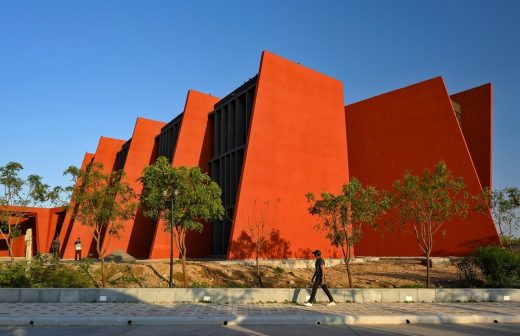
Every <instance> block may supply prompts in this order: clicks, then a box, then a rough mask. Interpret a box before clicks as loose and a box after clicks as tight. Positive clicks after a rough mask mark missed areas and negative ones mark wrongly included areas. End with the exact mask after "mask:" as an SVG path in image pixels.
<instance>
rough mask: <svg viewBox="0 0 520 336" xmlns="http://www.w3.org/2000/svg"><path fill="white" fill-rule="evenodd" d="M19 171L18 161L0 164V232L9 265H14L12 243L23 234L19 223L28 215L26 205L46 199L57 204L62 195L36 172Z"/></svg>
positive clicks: (35, 203)
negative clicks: (21, 173)
mask: <svg viewBox="0 0 520 336" xmlns="http://www.w3.org/2000/svg"><path fill="white" fill-rule="evenodd" d="M22 170H23V167H22V165H21V164H19V163H18V162H9V163H7V164H6V165H4V166H0V185H1V186H2V187H3V189H4V192H3V194H0V234H1V236H2V238H3V240H4V241H5V243H6V245H7V249H8V251H9V256H10V257H11V264H14V254H13V242H14V240H15V239H16V238H18V237H20V235H21V234H22V232H21V230H20V224H21V222H22V221H23V220H24V219H26V218H27V216H28V215H29V213H30V209H29V207H34V206H38V205H42V204H44V203H46V202H50V203H52V204H55V205H57V204H58V203H59V196H60V194H61V187H55V188H53V189H51V188H50V187H49V186H48V185H47V184H44V183H43V182H42V178H41V177H40V176H38V175H29V176H27V178H23V177H21V176H20V172H21V171H22Z"/></svg>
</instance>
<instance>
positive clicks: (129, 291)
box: [0, 288, 520, 303]
mask: <svg viewBox="0 0 520 336" xmlns="http://www.w3.org/2000/svg"><path fill="white" fill-rule="evenodd" d="M331 293H332V295H333V296H334V299H335V300H336V301H337V302H359V303H374V302H408V301H410V302H469V301H475V302H481V301H496V302H501V301H520V289H481V288H440V289H426V288H383V289H360V288H354V289H344V288H341V289H331ZM309 295H310V289H309V288H173V289H169V288H99V289H98V288H81V289H79V288H78V289H75V288H0V303H17V302H34V303H46V302H147V303H174V302H189V303H193V302H204V301H205V300H206V299H207V297H209V300H210V302H213V303H269V302H277V303H283V302H287V303H289V302H298V303H300V302H304V301H306V300H307V299H308V296H309ZM205 297H206V298H205ZM317 300H318V301H327V298H326V297H325V295H324V294H323V292H322V291H321V290H319V291H318V296H317Z"/></svg>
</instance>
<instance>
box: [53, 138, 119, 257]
mask: <svg viewBox="0 0 520 336" xmlns="http://www.w3.org/2000/svg"><path fill="white" fill-rule="evenodd" d="M124 143H125V141H124V140H120V139H112V138H107V137H101V138H100V139H99V143H98V147H97V149H96V154H95V155H94V158H93V160H94V162H100V163H102V164H103V167H104V172H105V173H108V172H111V171H112V170H113V169H114V166H115V163H116V162H115V161H116V154H117V152H119V151H120V150H121V146H122V145H123V144H124ZM78 237H79V238H80V239H81V242H82V246H83V250H82V254H83V257H87V256H88V255H89V254H92V255H95V254H96V252H95V251H96V248H95V244H96V242H95V240H94V239H93V238H92V234H91V233H90V231H89V227H87V226H84V225H81V223H80V222H79V221H77V220H76V221H74V223H72V229H71V233H70V236H69V239H68V240H67V243H66V245H65V250H64V253H63V256H62V257H63V258H64V259H73V258H74V241H75V240H76V239H77V238H78Z"/></svg>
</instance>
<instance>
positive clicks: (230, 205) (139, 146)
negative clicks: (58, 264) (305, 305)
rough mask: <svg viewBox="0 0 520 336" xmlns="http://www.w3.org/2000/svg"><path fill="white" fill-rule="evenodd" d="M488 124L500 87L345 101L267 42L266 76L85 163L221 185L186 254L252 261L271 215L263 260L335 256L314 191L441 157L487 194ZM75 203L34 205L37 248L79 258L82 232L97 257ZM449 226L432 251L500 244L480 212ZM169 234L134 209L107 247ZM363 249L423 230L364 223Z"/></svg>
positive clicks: (166, 246) (427, 84) (156, 241)
mask: <svg viewBox="0 0 520 336" xmlns="http://www.w3.org/2000/svg"><path fill="white" fill-rule="evenodd" d="M491 122H492V87H491V84H486V85H483V86H479V87H476V88H473V89H470V90H467V91H464V92H460V93H457V94H453V95H451V96H450V95H448V93H447V90H446V87H445V85H444V82H443V80H442V78H440V77H438V78H434V79H431V80H427V81H424V82H421V83H417V84H414V85H411V86H409V87H405V88H402V89H398V90H395V91H392V92H388V93H385V94H382V95H379V96H376V97H373V98H369V99H366V100H363V101H360V102H357V103H354V104H351V105H348V106H346V107H345V106H344V96H343V85H342V83H341V82H340V81H338V80H336V79H334V78H331V77H328V76H326V75H323V74H320V73H318V72H316V71H314V70H311V69H308V68H306V67H304V66H301V65H299V64H296V63H294V62H291V61H288V60H286V59H283V58H281V57H279V56H276V55H274V54H272V53H269V52H264V53H263V54H262V59H261V63H260V67H259V71H258V75H257V76H254V77H252V78H250V79H249V80H248V81H246V82H244V84H242V85H241V86H240V87H239V88H237V89H236V90H235V91H233V92H231V93H230V94H228V95H227V96H225V97H224V98H222V99H220V98H216V97H213V96H210V95H206V94H203V93H200V92H197V91H193V90H190V91H189V92H188V95H187V98H186V103H185V106H184V110H183V113H182V114H180V115H179V116H178V117H176V118H174V119H173V120H171V121H170V122H168V123H163V122H158V121H152V120H147V119H143V118H138V119H137V121H136V124H135V128H134V132H133V134H132V138H131V139H130V140H129V141H126V142H125V141H123V140H116V139H110V138H105V137H102V138H101V139H100V141H99V144H98V148H97V150H96V153H95V154H89V153H87V154H86V155H85V159H84V161H83V164H82V168H85V167H86V166H87V165H88V163H90V162H91V161H95V162H101V163H103V165H104V167H105V169H106V171H111V170H114V169H123V170H124V171H125V172H126V175H127V180H128V182H129V183H130V184H131V185H132V187H133V188H134V190H135V191H136V192H137V193H139V192H140V190H141V185H140V183H139V182H138V178H139V177H140V176H141V173H142V171H143V169H144V168H145V167H146V166H147V165H149V164H151V163H153V162H155V160H156V159H157V157H158V156H159V155H163V156H166V157H168V158H169V159H170V160H171V162H172V165H173V166H176V167H178V166H199V167H200V168H201V169H202V170H203V171H205V172H208V173H209V174H210V176H212V177H213V178H214V179H215V180H216V181H217V182H218V183H220V184H221V187H222V190H223V196H222V197H223V203H224V205H225V207H226V211H227V216H228V218H226V219H224V220H223V221H216V222H214V223H206V224H205V225H204V231H203V232H202V233H200V234H199V233H190V234H189V235H188V237H187V247H188V257H192V258H193V257H206V256H213V257H220V258H228V259H242V258H252V257H253V256H254V255H253V245H252V244H253V237H252V235H251V232H250V231H251V228H253V227H255V225H256V224H255V223H258V222H263V223H264V224H265V229H266V231H268V232H269V236H268V242H267V243H266V245H265V246H266V249H265V252H264V253H263V254H262V256H261V257H262V258H308V257H310V252H311V251H312V250H314V249H320V250H322V252H323V255H324V257H327V258H336V257H341V253H340V252H339V251H338V250H337V249H336V248H334V247H332V246H331V244H330V242H329V241H328V240H327V239H325V238H324V234H323V233H322V232H317V231H316V230H315V224H317V223H318V221H319V220H320V219H319V218H316V217H312V216H310V215H309V214H308V207H309V204H308V203H307V200H306V197H305V195H306V194H307V193H309V192H312V193H315V194H320V193H321V192H322V191H328V192H332V193H337V192H339V191H340V190H341V186H342V185H343V184H344V183H347V182H348V181H349V179H350V178H352V177H356V178H358V179H360V180H361V182H362V183H363V184H368V185H374V186H376V187H379V188H384V189H387V190H390V189H391V185H392V182H393V181H394V180H396V179H399V178H401V177H402V176H403V174H404V173H405V172H408V171H409V172H412V173H415V174H420V173H421V172H422V171H423V170H424V169H425V168H432V167H434V166H435V165H436V164H437V163H438V162H439V161H440V160H444V161H445V162H446V163H447V165H448V168H449V169H450V170H451V171H452V172H453V173H454V174H455V175H457V176H462V177H463V178H464V180H465V183H466V186H467V189H468V191H469V192H470V193H472V194H478V193H480V192H481V191H482V188H483V187H492V184H491V182H492V181H491V157H492V156H491V145H492V137H491V136H492V134H491ZM70 208H71V211H69V212H68V213H67V215H66V216H65V218H64V220H63V224H61V219H59V218H58V217H57V216H58V210H56V211H55V210H52V209H51V210H49V212H46V211H47V210H41V211H40V210H37V211H36V210H35V212H34V213H35V214H37V216H36V217H37V218H38V219H37V220H34V219H32V220H33V221H34V223H36V224H35V226H34V227H35V230H36V235H37V238H36V242H35V244H36V246H37V250H38V251H42V252H47V251H48V250H49V248H50V242H51V241H52V239H53V238H54V235H55V234H57V233H60V234H61V237H62V243H63V248H62V254H63V257H64V258H66V259H71V258H72V257H73V256H74V251H73V243H74V241H75V240H76V238H78V237H80V238H81V240H82V242H83V246H84V251H83V254H84V257H85V256H86V255H87V253H90V254H93V253H94V245H93V244H94V242H93V241H92V236H91V234H90V232H89V231H88V228H87V227H85V226H83V225H81V223H78V222H77V221H74V219H73V215H72V214H73V209H74V205H73V204H71V207H70ZM53 211H54V212H53ZM61 218H63V215H62V217H61ZM226 221H227V222H226ZM58 223H59V224H58ZM381 224H383V223H381ZM446 228H447V233H446V236H445V238H441V239H438V240H437V241H436V242H435V244H434V253H433V254H434V255H437V256H446V255H466V254H468V253H471V252H472V251H473V250H474V249H475V247H477V246H479V245H485V244H498V243H499V239H498V235H497V231H496V229H495V227H494V224H493V222H492V220H490V219H489V217H487V216H484V215H482V214H479V213H475V212H471V213H470V215H469V218H468V219H467V220H460V219H455V220H453V221H452V222H450V223H447V225H446ZM58 231H60V232H58ZM169 238H170V236H169V233H168V232H165V231H164V224H163V223H162V222H159V223H155V222H153V221H150V220H148V219H145V218H144V217H143V216H142V213H141V211H140V210H139V211H138V212H137V214H136V218H135V220H132V221H128V222H127V223H126V224H125V229H124V230H123V232H122V235H121V239H120V240H112V241H111V243H110V245H109V252H110V251H114V250H116V249H121V250H124V251H126V252H128V253H129V254H131V255H134V256H136V257H138V258H152V259H161V258H167V257H168V256H169V251H170V240H169ZM22 243H23V241H22ZM17 244H18V243H17ZM22 245H23V244H22ZM18 246H19V244H18V245H17V250H16V251H17V253H19V252H20V251H21V252H23V251H22V250H23V246H22V250H20V247H18ZM19 250H20V251H19ZM2 253H3V254H5V251H2V250H1V249H0V254H2ZM355 253H356V255H366V256H418V255H421V251H420V250H419V249H418V247H417V244H416V241H415V236H414V235H413V234H412V233H410V232H406V231H405V230H402V228H401V227H400V226H399V225H394V226H393V230H392V231H391V232H385V233H384V238H383V237H382V231H381V230H379V231H374V230H372V229H365V231H364V232H363V238H362V240H361V242H360V243H359V244H358V245H357V247H356V250H355ZM175 255H178V251H177V247H175Z"/></svg>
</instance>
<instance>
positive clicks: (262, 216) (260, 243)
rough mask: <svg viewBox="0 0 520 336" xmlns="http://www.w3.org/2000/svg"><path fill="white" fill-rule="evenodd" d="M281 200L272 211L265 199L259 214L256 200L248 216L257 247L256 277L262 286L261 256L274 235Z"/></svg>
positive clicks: (253, 240) (255, 246) (249, 226)
mask: <svg viewBox="0 0 520 336" xmlns="http://www.w3.org/2000/svg"><path fill="white" fill-rule="evenodd" d="M279 203H280V200H279V199H278V200H277V201H276V204H275V205H274V209H273V210H272V211H271V210H269V207H270V205H271V202H269V201H265V202H264V203H263V204H262V208H261V209H260V213H259V214H258V216H257V215H256V205H257V201H256V200H255V202H254V205H253V211H252V216H251V217H248V218H247V224H248V229H249V233H250V234H251V240H252V242H253V246H254V249H255V262H256V277H257V278H258V284H259V285H260V287H264V284H263V282H262V275H261V273H260V262H259V260H260V256H261V255H262V254H264V247H265V244H266V243H267V242H268V241H269V239H270V238H271V236H272V235H273V230H272V223H273V221H274V219H275V217H276V213H277V212H278V204H279Z"/></svg>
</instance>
